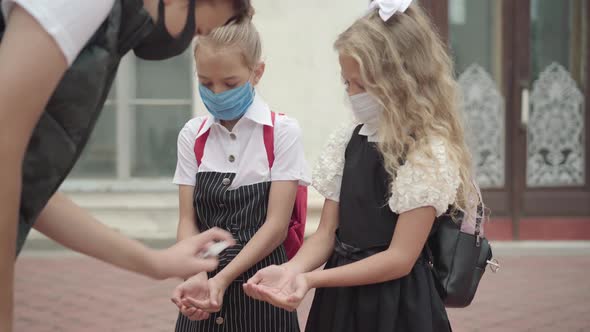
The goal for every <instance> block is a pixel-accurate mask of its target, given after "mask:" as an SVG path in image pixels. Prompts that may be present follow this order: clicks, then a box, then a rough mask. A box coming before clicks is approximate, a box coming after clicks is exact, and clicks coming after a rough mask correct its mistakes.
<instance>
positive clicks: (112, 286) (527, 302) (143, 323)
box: [15, 255, 590, 332]
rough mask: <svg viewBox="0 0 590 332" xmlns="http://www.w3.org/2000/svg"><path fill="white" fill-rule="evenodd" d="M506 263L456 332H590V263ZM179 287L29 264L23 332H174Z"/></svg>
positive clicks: (81, 263) (20, 300)
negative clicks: (172, 299) (173, 300)
mask: <svg viewBox="0 0 590 332" xmlns="http://www.w3.org/2000/svg"><path fill="white" fill-rule="evenodd" d="M501 260H502V265H503V266H502V270H501V272H500V273H499V274H496V275H494V274H492V273H490V271H488V272H486V275H485V276H484V279H483V281H482V283H481V285H480V289H479V293H478V295H477V296H476V299H475V301H474V303H473V304H472V305H471V306H470V307H469V308H466V309H452V310H449V316H450V318H451V323H452V325H453V328H454V331H457V332H462V331H501V332H509V331H535V332H537V331H539V332H542V331H552V332H554V331H558V332H561V331H564V332H569V331H574V332H581V331H590V278H589V276H588V275H589V272H590V257H589V256H573V257H563V256H548V257H517V256H510V257H505V258H502V259H501ZM176 284H177V281H173V280H169V281H165V282H154V281H152V280H149V279H147V278H144V277H141V276H137V275H134V274H131V273H127V272H123V271H119V270H116V269H114V268H112V267H109V266H107V265H105V264H103V263H100V262H97V261H95V260H92V259H89V258H82V257H67V256H59V255H58V256H52V257H21V258H20V259H19V260H18V262H17V268H16V307H15V331H16V332H28V331H34V332H44V331H59V332H74V331H75V332H103V331H126V332H135V331H142V332H144V331H173V327H174V322H175V319H176V313H177V312H176V310H175V309H176V307H175V306H174V305H173V304H172V303H171V302H170V300H169V295H170V293H171V291H172V289H173V288H174V286H175V285H176ZM310 301H311V296H310V297H308V299H307V301H306V303H305V305H302V307H303V308H302V309H301V310H300V313H299V314H300V320H301V321H304V320H305V318H306V317H307V312H306V311H307V310H309V303H310ZM302 326H303V324H302ZM367 332H370V331H367Z"/></svg>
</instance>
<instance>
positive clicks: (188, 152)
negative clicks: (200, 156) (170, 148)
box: [172, 118, 205, 186]
mask: <svg viewBox="0 0 590 332" xmlns="http://www.w3.org/2000/svg"><path fill="white" fill-rule="evenodd" d="M203 121H205V120H204V118H196V119H193V120H190V121H189V122H187V124H185V125H184V127H183V128H182V130H181V131H180V133H179V134H178V145H177V147H178V151H177V154H178V161H177V162H176V172H174V179H173V180H172V182H173V183H174V184H178V185H187V186H194V185H195V183H196V176H197V171H198V169H199V167H198V166H197V158H196V157H195V150H194V147H195V139H196V137H197V132H198V130H199V128H200V126H201V123H202V122H203Z"/></svg>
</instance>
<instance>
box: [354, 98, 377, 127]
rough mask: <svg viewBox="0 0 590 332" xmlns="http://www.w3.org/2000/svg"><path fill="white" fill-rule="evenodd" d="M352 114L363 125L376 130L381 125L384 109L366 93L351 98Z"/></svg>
mask: <svg viewBox="0 0 590 332" xmlns="http://www.w3.org/2000/svg"><path fill="white" fill-rule="evenodd" d="M350 104H351V105H352V113H353V114H354V117H355V118H356V119H357V120H358V121H359V122H360V123H362V124H365V125H368V126H371V127H374V128H376V127H377V126H378V125H379V119H380V118H381V113H382V112H383V108H382V107H381V105H379V102H377V99H376V98H375V97H373V96H371V95H370V94H368V93H366V92H364V93H359V94H356V95H353V96H350Z"/></svg>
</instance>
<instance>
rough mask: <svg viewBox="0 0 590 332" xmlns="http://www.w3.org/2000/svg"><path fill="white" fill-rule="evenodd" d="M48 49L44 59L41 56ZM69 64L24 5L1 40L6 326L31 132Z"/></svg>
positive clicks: (4, 325)
mask: <svg viewBox="0 0 590 332" xmlns="http://www.w3.org/2000/svg"><path fill="white" fill-rule="evenodd" d="M40 54H42V58H43V61H39V57H40ZM66 69H67V62H66V59H65V57H64V55H63V53H62V52H61V50H60V49H59V47H58V45H57V44H56V43H55V41H54V40H53V39H52V38H51V36H50V35H49V34H48V33H47V32H45V30H44V29H43V28H42V27H41V26H40V25H39V24H38V23H37V21H36V20H35V19H34V18H33V17H31V16H30V15H29V14H28V13H27V12H26V11H25V10H23V9H22V8H20V7H19V6H18V5H17V6H15V7H14V9H13V10H12V12H11V14H10V16H9V18H8V22H7V26H6V30H5V33H4V37H3V40H2V44H0V87H2V88H1V89H0V156H2V158H1V159H0V160H1V161H0V183H1V184H2V185H1V186H0V285H2V287H0V330H2V331H11V330H12V299H13V297H12V296H13V295H12V289H13V278H14V260H15V255H16V252H15V248H16V241H15V239H16V232H17V227H16V226H17V221H18V208H19V204H20V194H21V188H20V186H21V179H22V174H21V168H22V160H23V156H24V153H25V149H26V147H27V144H28V142H29V139H30V137H31V132H32V130H33V128H34V127H35V124H36V123H37V121H38V119H39V116H40V114H41V113H42V112H43V110H44V108H45V105H46V104H47V101H48V100H49V97H50V96H51V94H52V93H53V91H54V90H55V87H56V86H57V84H58V82H59V80H60V79H61V77H62V76H63V73H64V72H65V70H66Z"/></svg>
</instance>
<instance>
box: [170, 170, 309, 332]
mask: <svg viewBox="0 0 590 332" xmlns="http://www.w3.org/2000/svg"><path fill="white" fill-rule="evenodd" d="M235 176H236V174H235V173H217V172H199V173H197V175H196V177H197V178H196V185H195V193H194V205H195V211H196V214H197V216H196V217H197V220H198V227H199V229H200V230H201V231H205V230H207V229H209V228H212V227H219V228H222V229H225V230H227V231H229V232H230V233H232V235H233V236H234V238H235V239H236V242H237V245H236V246H234V247H232V248H229V249H227V250H225V251H224V252H223V253H222V254H221V255H220V256H219V267H218V269H217V270H216V271H213V272H211V273H210V274H209V277H212V276H214V275H215V274H216V273H217V272H219V271H221V269H223V268H224V267H225V266H227V264H229V262H231V260H232V259H233V258H234V257H236V256H237V255H238V254H239V252H240V251H241V250H242V248H243V247H244V246H245V245H246V243H248V241H250V239H251V238H252V237H253V236H254V234H255V233H256V232H257V231H258V229H259V228H260V227H261V226H262V224H263V223H264V221H265V220H266V212H267V208H268V197H269V192H270V185H271V182H261V183H255V184H252V185H244V186H241V187H238V188H235V189H233V188H232V189H230V185H231V183H232V181H233V180H234V178H235ZM286 261H287V256H286V253H285V249H284V247H283V246H282V245H281V246H279V247H278V248H277V249H275V250H274V251H273V252H272V253H271V254H270V255H269V256H267V257H266V258H264V259H263V260H261V261H260V262H258V263H257V264H256V265H255V266H253V267H252V268H250V269H249V270H248V271H246V272H245V273H244V274H243V275H242V276H241V277H238V278H237V279H236V280H234V282H233V283H231V284H230V286H229V287H228V288H227V290H226V291H225V294H224V298H223V306H222V308H221V311H220V312H217V313H214V314H211V316H210V317H209V319H207V320H203V321H190V320H189V319H188V318H186V317H185V316H184V315H182V314H181V313H180V314H179V316H178V320H177V322H176V331H177V332H189V331H190V332H211V331H220V332H221V331H224V332H266V331H268V332H292V331H299V323H298V321H297V314H296V313H295V312H288V311H286V310H282V309H279V308H277V307H274V306H272V305H271V304H268V303H266V302H262V301H257V300H254V299H252V298H250V297H248V296H247V295H246V294H245V293H244V291H243V288H242V284H243V283H244V282H245V281H247V280H248V279H249V278H250V277H252V276H254V274H255V273H256V272H257V271H258V270H260V269H262V268H264V267H266V266H269V265H272V264H282V263H284V262H286Z"/></svg>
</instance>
